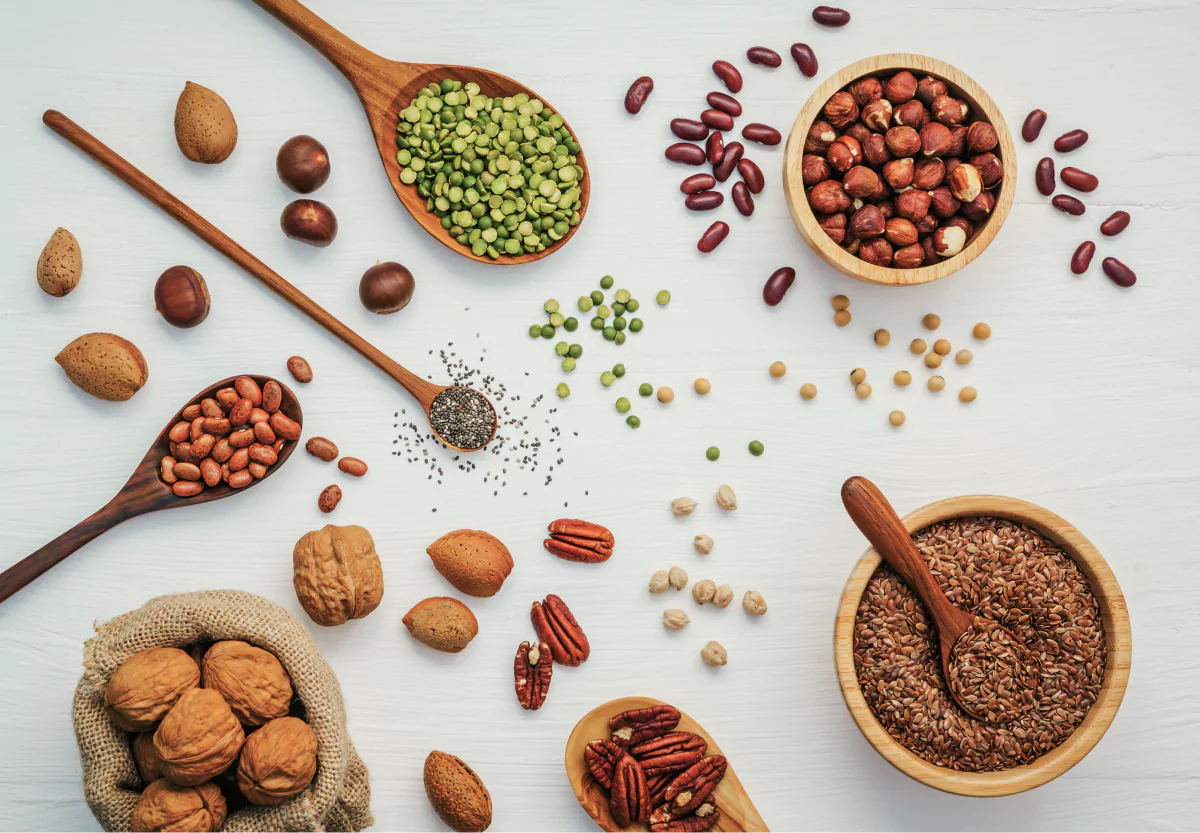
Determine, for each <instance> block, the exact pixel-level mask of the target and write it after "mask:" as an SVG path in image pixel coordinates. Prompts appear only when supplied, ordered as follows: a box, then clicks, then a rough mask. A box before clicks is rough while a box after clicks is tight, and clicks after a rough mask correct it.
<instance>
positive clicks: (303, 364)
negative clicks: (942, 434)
mask: <svg viewBox="0 0 1200 833" xmlns="http://www.w3.org/2000/svg"><path fill="white" fill-rule="evenodd" d="M287 369H288V372H289V373H291V374H292V378H293V379H295V380H296V381H297V382H299V383H300V384H302V385H303V384H308V383H309V382H311V381H312V378H313V373H312V367H311V366H310V365H309V363H308V362H307V361H306V360H305V359H304V357H303V356H292V357H291V358H290V359H288V360H287ZM217 397H218V399H219V398H220V397H221V392H220V391H218V392H217ZM239 398H240V397H239ZM225 407H229V406H228V405H226V406H225Z"/></svg>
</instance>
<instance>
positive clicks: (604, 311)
mask: <svg viewBox="0 0 1200 833" xmlns="http://www.w3.org/2000/svg"><path fill="white" fill-rule="evenodd" d="M596 315H598V316H600V317H601V318H608V317H609V316H610V315H612V308H611V307H609V305H608V304H601V305H600V307H599V308H598V309H597V310H596Z"/></svg>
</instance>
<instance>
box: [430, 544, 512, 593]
mask: <svg viewBox="0 0 1200 833" xmlns="http://www.w3.org/2000/svg"><path fill="white" fill-rule="evenodd" d="M425 552H427V553H429V557H430V559H432V561H433V566H434V567H436V568H437V571H438V572H439V573H441V574H442V575H443V576H444V577H445V578H446V581H448V582H450V583H451V584H453V585H454V586H455V587H456V588H457V589H458V590H460V591H462V592H463V593H466V594H467V595H469V596H479V597H483V598H486V597H488V596H494V595H496V594H497V593H498V592H500V588H501V587H502V586H503V585H504V580H505V579H506V578H508V575H509V573H511V572H512V569H513V559H512V554H511V553H509V551H508V547H506V546H504V544H503V543H502V542H501V541H500V539H499V538H496V537H495V536H493V535H489V534H488V533H486V532H483V531H481V530H478V529H456V530H455V531H453V532H447V533H446V534H445V535H443V536H442V537H441V538H438V539H437V540H436V541H434V542H433V543H432V544H430V545H429V546H428V547H426V548H425Z"/></svg>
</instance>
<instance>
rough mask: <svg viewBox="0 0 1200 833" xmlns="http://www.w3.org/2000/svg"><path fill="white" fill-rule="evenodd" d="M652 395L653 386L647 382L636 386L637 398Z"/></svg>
mask: <svg viewBox="0 0 1200 833" xmlns="http://www.w3.org/2000/svg"><path fill="white" fill-rule="evenodd" d="M652 393H654V385H652V384H650V383H649V382H642V383H641V384H640V385H638V396H649V395H650V394H652Z"/></svg>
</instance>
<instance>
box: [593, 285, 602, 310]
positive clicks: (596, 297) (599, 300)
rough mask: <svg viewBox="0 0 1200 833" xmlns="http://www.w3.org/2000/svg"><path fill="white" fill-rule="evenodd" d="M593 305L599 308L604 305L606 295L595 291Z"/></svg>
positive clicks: (597, 290)
mask: <svg viewBox="0 0 1200 833" xmlns="http://www.w3.org/2000/svg"><path fill="white" fill-rule="evenodd" d="M591 299H592V303H593V304H596V305H597V306H599V305H600V304H603V303H604V293H603V292H601V291H600V290H599V289H596V290H593V291H592V294H591Z"/></svg>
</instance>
